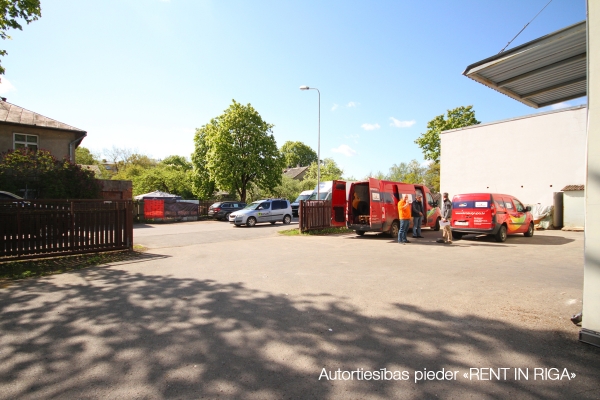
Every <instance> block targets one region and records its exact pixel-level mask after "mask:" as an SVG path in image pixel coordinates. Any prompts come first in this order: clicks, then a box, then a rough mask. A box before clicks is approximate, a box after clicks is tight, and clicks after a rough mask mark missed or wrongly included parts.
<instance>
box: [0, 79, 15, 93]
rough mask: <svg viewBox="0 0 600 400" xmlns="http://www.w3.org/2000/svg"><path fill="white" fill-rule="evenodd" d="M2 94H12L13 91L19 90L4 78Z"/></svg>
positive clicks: (1, 86) (0, 86)
mask: <svg viewBox="0 0 600 400" xmlns="http://www.w3.org/2000/svg"><path fill="white" fill-rule="evenodd" d="M0 79H1V81H0V94H6V93H8V92H12V91H13V90H17V88H15V87H14V86H13V85H12V83H10V81H9V80H8V79H6V78H4V77H2V78H0Z"/></svg>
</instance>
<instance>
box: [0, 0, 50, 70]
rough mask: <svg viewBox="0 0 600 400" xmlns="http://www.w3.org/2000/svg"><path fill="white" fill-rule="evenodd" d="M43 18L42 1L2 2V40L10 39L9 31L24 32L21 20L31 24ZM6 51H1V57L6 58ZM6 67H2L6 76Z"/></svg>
mask: <svg viewBox="0 0 600 400" xmlns="http://www.w3.org/2000/svg"><path fill="white" fill-rule="evenodd" d="M41 16H42V9H41V7H40V0H0V38H2V39H10V36H8V34H7V33H6V31H7V30H8V29H19V30H21V31H22V30H23V27H22V26H21V24H20V23H19V21H18V20H19V19H22V20H23V21H25V22H27V24H29V23H30V22H32V21H35V20H37V19H38V18H39V17H41ZM6 54H7V52H6V50H0V56H5V55H6ZM4 72H5V71H4V67H2V65H0V75H4Z"/></svg>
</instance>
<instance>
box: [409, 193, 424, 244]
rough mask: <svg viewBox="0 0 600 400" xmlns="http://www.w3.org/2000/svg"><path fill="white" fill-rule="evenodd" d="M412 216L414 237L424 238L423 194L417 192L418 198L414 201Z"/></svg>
mask: <svg viewBox="0 0 600 400" xmlns="http://www.w3.org/2000/svg"><path fill="white" fill-rule="evenodd" d="M411 216H412V219H413V238H415V239H416V238H422V237H423V236H421V223H422V222H423V196H421V195H420V194H419V193H417V200H416V201H413V203H412V209H411Z"/></svg>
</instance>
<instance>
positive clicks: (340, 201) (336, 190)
mask: <svg viewBox="0 0 600 400" xmlns="http://www.w3.org/2000/svg"><path fill="white" fill-rule="evenodd" d="M347 200H348V199H346V182H345V181H333V182H332V186H331V226H346V202H347Z"/></svg>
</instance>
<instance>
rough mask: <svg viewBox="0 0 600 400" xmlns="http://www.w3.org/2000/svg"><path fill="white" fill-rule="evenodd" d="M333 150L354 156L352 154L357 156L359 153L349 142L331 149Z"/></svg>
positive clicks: (347, 155)
mask: <svg viewBox="0 0 600 400" xmlns="http://www.w3.org/2000/svg"><path fill="white" fill-rule="evenodd" d="M331 151H333V152H334V153H340V154H343V155H345V156H346V157H352V156H355V155H356V154H358V153H357V152H356V150H354V149H353V148H351V147H350V146H348V145H347V144H341V145H340V146H339V147H336V148H335V149H331Z"/></svg>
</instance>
